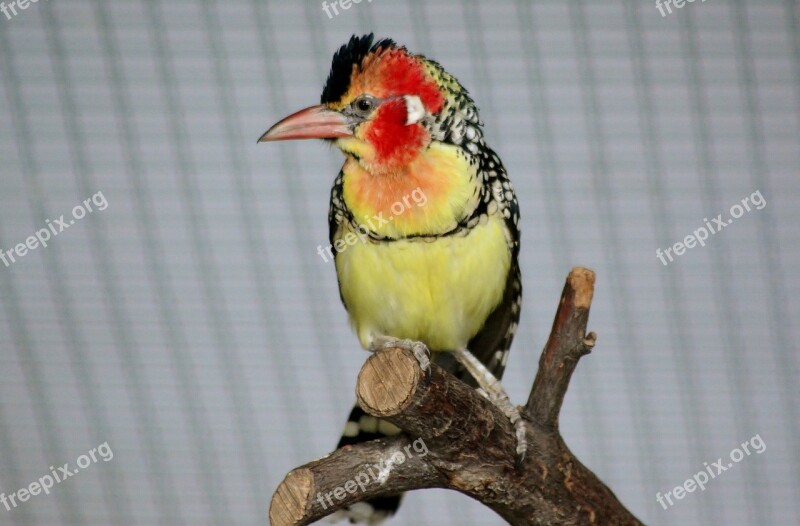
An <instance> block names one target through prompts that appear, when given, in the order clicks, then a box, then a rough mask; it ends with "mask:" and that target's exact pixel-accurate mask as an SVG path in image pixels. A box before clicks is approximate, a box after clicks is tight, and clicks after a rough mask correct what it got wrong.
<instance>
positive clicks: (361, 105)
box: [355, 97, 375, 114]
mask: <svg viewBox="0 0 800 526" xmlns="http://www.w3.org/2000/svg"><path fill="white" fill-rule="evenodd" d="M374 107H375V101H374V100H373V99H372V98H371V97H359V98H358V99H356V101H355V109H356V110H357V111H358V112H359V113H363V114H366V113H369V112H371V111H372V109H373V108H374Z"/></svg>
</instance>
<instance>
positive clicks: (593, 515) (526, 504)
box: [269, 267, 642, 526]
mask: <svg viewBox="0 0 800 526" xmlns="http://www.w3.org/2000/svg"><path fill="white" fill-rule="evenodd" d="M593 291H594V273H593V272H592V271H590V270H587V269H584V268H580V267H577V268H574V269H573V270H572V271H571V272H570V274H569V276H568V277H567V282H566V284H565V286H564V291H563V293H562V295H561V302H560V303H559V306H558V310H557V312H556V316H555V320H554V321H553V328H552V331H551V333H550V338H549V339H548V341H547V344H546V345H545V348H544V351H543V352H542V355H541V358H540V359H539V370H538V372H537V374H536V379H535V381H534V383H533V388H532V390H531V394H530V397H529V399H528V403H527V404H526V406H525V407H524V408H523V416H524V418H525V419H526V420H527V421H528V426H527V427H528V436H527V438H528V444H529V446H528V454H527V457H526V460H525V462H524V464H523V466H522V467H521V469H515V461H516V458H515V446H516V439H515V436H514V430H513V428H512V426H511V424H510V422H509V421H508V419H507V418H506V417H504V416H503V414H502V413H501V412H500V411H499V410H498V409H497V408H496V407H495V406H494V405H493V404H491V403H490V402H489V401H488V400H487V399H486V398H485V397H483V396H481V394H479V393H478V392H477V391H475V390H474V389H472V388H471V387H469V386H468V385H467V384H465V383H464V382H462V381H460V380H458V379H456V378H455V377H454V376H452V375H451V374H450V373H448V372H446V371H444V370H443V369H441V368H439V367H437V366H436V365H433V366H432V367H433V371H432V376H431V380H430V382H429V383H428V382H426V379H425V374H424V372H423V371H422V370H421V369H420V368H419V365H418V362H417V360H416V358H414V356H413V354H412V353H411V352H410V351H407V350H403V349H385V350H383V351H380V352H377V353H375V354H373V355H371V356H370V357H369V358H368V359H367V361H366V363H365V364H364V366H363V367H362V368H361V372H360V373H359V376H358V385H357V387H356V394H357V396H358V403H359V404H360V405H361V407H362V408H363V409H364V410H365V411H366V412H367V413H369V414H371V415H374V416H377V417H380V418H383V419H386V420H388V421H389V422H391V423H393V424H395V425H396V426H398V427H399V428H400V429H402V430H403V432H404V433H403V434H401V435H398V436H396V437H393V438H388V439H381V440H375V441H372V442H366V443H363V444H357V445H354V446H346V447H343V448H341V449H339V450H337V451H335V452H333V453H331V454H330V455H328V456H326V457H324V458H322V459H320V460H315V461H313V462H309V463H308V464H306V465H304V466H301V467H299V468H296V469H294V470H293V471H291V472H290V473H289V474H288V475H287V476H286V478H285V479H284V480H283V482H281V484H280V485H279V486H278V489H277V491H276V492H275V495H274V496H273V498H272V504H271V506H270V511H269V518H270V523H271V524H272V526H288V525H301V524H309V523H311V522H314V521H316V520H318V519H320V518H322V517H325V516H326V515H329V514H331V513H333V512H334V511H336V510H337V509H340V508H342V507H344V506H347V505H349V504H353V503H355V502H358V501H362V500H366V499H368V498H371V497H378V496H384V495H390V494H394V493H398V492H402V491H410V490H414V489H424V488H448V489H453V490H456V491H459V492H461V493H464V494H466V495H469V496H470V497H472V498H474V499H476V500H478V501H480V502H482V503H483V504H484V505H486V506H488V507H489V508H491V509H493V510H494V511H495V512H497V513H498V514H499V515H500V516H502V517H503V518H504V519H505V520H506V521H508V523H509V524H512V525H515V526H516V525H545V524H549V525H552V524H564V525H585V524H586V525H588V524H614V525H640V524H642V523H641V522H640V521H639V520H638V519H636V517H634V516H633V515H632V514H631V513H630V512H629V511H628V510H627V509H626V508H625V507H624V506H623V505H622V504H621V503H620V502H619V500H618V499H617V498H616V496H615V495H614V493H613V492H612V491H611V490H610V489H609V488H608V487H606V485H605V484H603V483H602V482H601V481H600V480H599V479H598V478H597V477H596V476H595V475H594V473H592V472H591V471H590V470H589V469H588V468H586V467H585V466H584V465H583V464H581V463H580V461H579V460H578V459H577V458H575V456H574V455H573V454H572V452H570V450H569V449H568V448H567V446H566V444H565V443H564V441H563V439H562V438H561V435H560V433H559V431H558V415H559V412H560V410H561V405H562V402H563V400H564V395H565V393H566V391H567V387H568V386H569V381H570V377H571V376H572V372H573V371H574V370H575V367H576V365H577V363H578V360H579V359H580V358H581V357H582V356H584V355H586V354H588V353H589V352H591V350H592V348H593V346H594V343H595V339H596V337H595V335H594V333H589V334H587V333H586V324H587V322H588V319H589V308H590V306H591V302H592V294H593ZM423 446H424V447H423Z"/></svg>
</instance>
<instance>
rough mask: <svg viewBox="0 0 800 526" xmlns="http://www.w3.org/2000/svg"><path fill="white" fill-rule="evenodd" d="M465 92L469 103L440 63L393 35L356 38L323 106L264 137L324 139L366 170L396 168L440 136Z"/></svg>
mask: <svg viewBox="0 0 800 526" xmlns="http://www.w3.org/2000/svg"><path fill="white" fill-rule="evenodd" d="M462 91H463V95H462V97H466V101H468V102H469V103H470V107H471V102H472V101H471V100H470V99H469V97H468V95H467V94H466V91H465V90H463V89H462V88H461V86H460V85H459V84H458V82H457V81H455V79H454V78H453V77H451V76H449V75H448V74H446V73H445V72H444V71H443V70H442V69H441V67H440V66H439V65H438V64H436V63H435V62H433V61H430V60H427V59H426V58H425V57H423V56H421V55H414V54H411V53H410V52H409V51H408V50H407V49H406V48H404V47H402V46H398V45H397V44H395V43H394V42H393V41H392V40H380V41H377V42H374V43H373V35H371V34H370V35H366V36H363V37H356V36H353V37H352V38H351V39H350V41H349V42H348V43H347V44H345V45H344V46H342V47H341V48H340V49H339V50H338V51H337V52H336V53H335V54H334V57H333V64H332V66H331V72H330V76H329V77H328V81H327V83H326V85H325V89H324V90H323V92H322V98H321V104H319V105H316V106H311V107H309V108H306V109H304V110H301V111H299V112H297V113H294V114H292V115H290V116H289V117H286V118H285V119H283V120H281V121H280V122H278V123H277V124H275V125H274V126H272V127H271V128H270V129H269V130H268V131H267V132H266V133H265V134H264V135H263V136H262V137H261V139H259V142H265V141H280V140H287V139H327V140H330V141H333V143H334V144H335V145H336V146H337V147H338V148H339V149H340V150H341V151H342V152H343V153H344V154H345V155H347V156H349V157H351V158H352V159H354V160H356V161H358V163H359V164H361V166H362V167H364V168H365V169H367V170H368V171H370V172H372V173H381V172H392V171H394V170H395V169H397V168H398V167H402V166H404V165H407V164H408V163H410V162H411V161H413V160H414V158H415V157H416V156H418V155H419V154H420V153H421V152H422V151H424V150H425V148H427V147H428V145H429V144H430V143H431V141H432V140H434V139H435V136H436V135H437V132H436V129H437V128H436V126H437V116H439V117H440V116H441V115H440V113H441V112H442V110H443V109H444V108H445V106H446V105H447V102H448V99H447V97H448V96H449V97H451V98H452V97H454V96H455V95H454V94H461V92H462ZM462 106H463V105H462ZM475 118H476V119H477V114H476V115H475ZM438 120H439V121H441V119H438Z"/></svg>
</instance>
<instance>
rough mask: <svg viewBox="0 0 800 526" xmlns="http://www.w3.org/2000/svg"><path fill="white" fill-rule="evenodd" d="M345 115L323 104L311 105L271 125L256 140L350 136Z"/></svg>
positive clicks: (350, 131) (351, 134)
mask: <svg viewBox="0 0 800 526" xmlns="http://www.w3.org/2000/svg"><path fill="white" fill-rule="evenodd" d="M352 136H353V132H352V130H351V129H350V127H349V126H348V122H347V117H345V116H344V115H342V114H341V113H339V112H338V111H334V110H331V109H329V108H328V107H327V106H325V105H324V104H320V105H319V106H311V107H310V108H306V109H304V110H300V111H298V112H297V113H293V114H292V115H289V116H288V117H286V118H285V119H283V120H281V121H279V122H278V123H276V124H275V125H273V126H272V128H270V129H269V130H267V132H266V133H265V134H264V135H262V136H261V138H260V139H258V142H268V141H286V140H289V139H336V138H337V137H352Z"/></svg>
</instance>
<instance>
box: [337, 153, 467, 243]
mask: <svg viewBox="0 0 800 526" xmlns="http://www.w3.org/2000/svg"><path fill="white" fill-rule="evenodd" d="M343 171H344V179H343V185H344V188H343V197H344V201H345V205H346V206H347V208H348V209H349V210H350V212H351V213H352V214H353V217H354V218H355V220H356V221H357V222H358V223H359V224H360V225H362V224H363V225H365V226H367V227H368V228H369V230H371V231H373V232H375V233H377V234H379V235H382V236H388V237H404V236H409V235H436V234H440V233H444V232H447V231H449V230H451V229H452V228H453V227H454V226H455V225H456V224H457V223H458V221H460V220H461V219H462V218H463V217H464V214H465V213H467V212H469V211H471V210H472V209H473V208H474V206H475V203H476V202H477V199H478V198H479V194H480V192H479V184H480V182H479V180H478V178H477V177H476V175H475V168H474V166H470V165H469V163H468V162H467V159H466V157H465V156H464V155H463V154H460V153H459V150H458V149H457V148H455V147H452V146H450V145H445V144H440V143H433V144H432V145H431V146H430V147H429V148H427V149H426V150H425V151H424V152H422V153H421V154H420V155H418V156H417V157H416V158H415V159H414V160H413V161H412V162H410V163H409V164H407V165H405V166H402V167H399V168H398V169H396V170H393V171H390V172H382V173H373V172H370V171H368V170H367V169H365V168H364V166H362V164H361V163H359V162H358V161H356V160H355V159H348V160H347V162H345V165H344V168H343Z"/></svg>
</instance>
